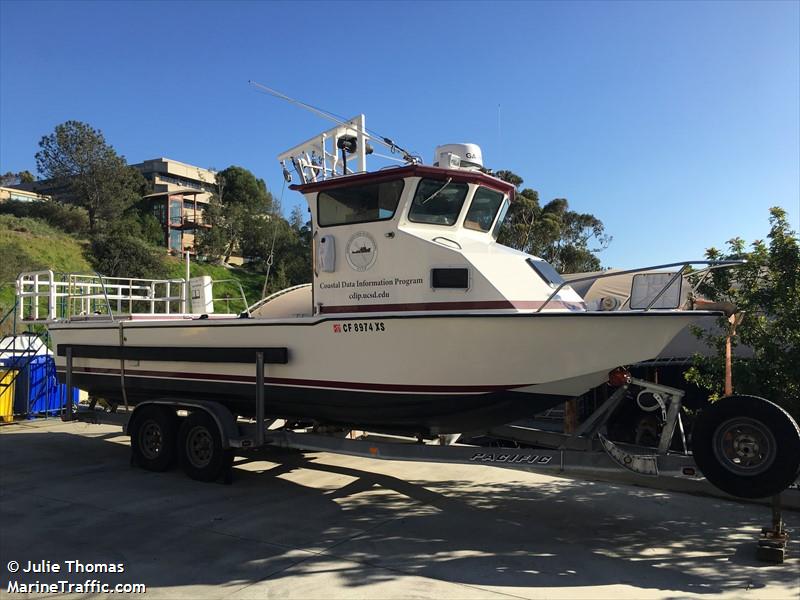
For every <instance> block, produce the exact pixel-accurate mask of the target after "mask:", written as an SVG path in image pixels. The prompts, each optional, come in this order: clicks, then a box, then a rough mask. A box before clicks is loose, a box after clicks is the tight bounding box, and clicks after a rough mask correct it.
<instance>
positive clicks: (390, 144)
mask: <svg viewBox="0 0 800 600" xmlns="http://www.w3.org/2000/svg"><path fill="white" fill-rule="evenodd" d="M248 83H249V84H250V85H252V86H253V87H255V88H258V89H259V90H261V91H262V92H265V93H267V94H269V95H270V96H273V97H275V98H278V99H280V100H285V101H286V102H289V103H290V104H294V105H295V106H299V107H300V108H304V109H306V110H307V111H309V112H311V113H313V114H315V115H317V116H319V117H322V118H323V119H328V120H329V121H333V122H334V123H336V124H337V125H341V126H344V127H349V128H350V129H354V130H355V131H357V132H358V133H360V134H362V135H364V136H365V137H367V138H369V139H370V140H372V141H375V142H377V143H379V144H381V145H382V146H384V147H386V148H388V149H389V150H390V151H391V152H392V153H395V152H399V153H400V154H401V155H402V156H403V159H404V160H405V161H406V162H407V163H409V164H418V163H421V162H422V160H421V159H420V157H419V156H416V155H413V154H411V153H410V152H408V151H407V150H405V149H403V148H401V147H400V146H398V145H397V144H396V143H395V142H394V141H393V140H391V139H390V138H388V137H385V136H382V135H379V134H378V133H376V132H372V133H370V132H369V131H368V130H367V129H366V128H365V129H361V128H360V127H358V126H357V125H355V124H353V123H352V122H350V123H348V122H347V121H346V120H345V119H343V118H341V117H339V116H338V115H335V114H333V113H331V112H328V111H327V110H323V109H321V108H318V107H316V106H313V105H311V104H308V103H306V102H303V101H301V100H298V99H296V98H292V97H291V96H287V95H286V94H284V93H282V92H279V91H278V90H275V89H272V88H271V87H267V86H266V85H264V84H261V83H258V82H257V81H253V80H252V79H250V80H249V81H248Z"/></svg>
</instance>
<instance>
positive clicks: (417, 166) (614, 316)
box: [18, 115, 717, 436]
mask: <svg viewBox="0 0 800 600" xmlns="http://www.w3.org/2000/svg"><path fill="white" fill-rule="evenodd" d="M375 139H376V138H375V136H371V135H369V134H368V133H367V130H366V128H365V117H364V116H363V115H359V116H358V117H356V118H354V119H351V120H349V121H346V122H342V123H340V124H337V126H336V127H334V128H332V129H330V130H328V131H326V132H324V133H323V134H321V135H318V136H315V137H314V138H312V139H310V140H308V141H307V142H304V143H302V144H300V145H299V146H296V147H295V148H292V149H291V150H289V151H287V152H286V153H284V154H282V155H281V156H280V157H279V160H280V162H281V164H282V165H283V167H284V171H285V172H286V173H287V174H288V172H289V167H291V169H292V170H293V171H294V173H295V174H296V175H297V176H298V177H299V179H300V180H299V182H297V183H295V184H293V185H291V186H290V187H291V189H292V190H295V191H297V192H299V193H300V194H302V195H303V196H304V197H305V200H306V201H307V203H308V207H309V211H310V217H311V227H312V231H313V241H312V243H313V261H314V269H313V271H314V273H313V281H312V282H310V284H309V285H304V286H296V287H294V288H291V289H289V290H284V291H283V292H279V293H278V294H274V295H273V296H271V297H269V298H266V299H264V300H262V301H261V302H259V303H258V304H257V305H256V306H254V307H251V309H250V310H247V311H245V312H244V313H242V314H232V315H220V314H216V313H214V312H213V310H214V303H213V291H210V288H212V286H213V282H210V281H208V280H207V279H208V278H206V279H205V280H202V278H201V280H199V281H195V280H192V281H191V282H190V281H189V280H188V278H187V279H186V280H185V281H181V280H172V281H166V280H165V281H149V280H147V281H145V280H135V281H134V280H125V279H119V280H116V279H113V278H103V277H92V276H87V277H85V278H83V279H79V278H75V277H74V276H70V279H69V281H67V280H66V279H63V278H62V279H61V280H59V279H58V277H57V276H55V275H54V274H52V273H51V272H43V273H38V274H23V275H22V276H20V280H19V281H18V294H19V296H20V299H21V301H22V302H23V304H24V303H25V302H27V305H26V306H27V307H28V308H27V312H26V311H25V310H23V316H24V317H25V318H27V319H29V320H45V321H47V324H48V328H49V331H50V335H51V336H52V339H53V343H54V345H55V347H56V348H57V358H56V361H57V368H58V372H59V375H60V376H61V377H62V379H63V378H65V372H66V367H67V353H66V349H67V348H72V349H74V353H73V354H72V364H71V375H72V378H73V380H72V382H73V384H74V385H76V386H78V387H80V388H82V389H85V390H87V391H88V392H89V393H90V394H91V395H93V396H96V397H102V398H105V399H107V400H109V401H111V402H113V403H123V402H124V403H126V404H130V405H134V406H135V405H136V404H137V403H138V402H140V401H143V400H147V399H151V398H153V397H154V395H158V394H165V395H169V396H170V397H173V398H192V399H214V400H220V399H222V400H221V401H222V402H223V403H224V404H225V405H226V406H227V407H228V408H229V410H230V411H231V412H232V413H233V414H236V415H241V416H244V417H252V416H253V415H254V414H255V407H254V406H255V405H254V401H253V398H254V389H255V387H256V384H257V375H258V374H257V373H256V371H255V362H254V354H255V352H256V351H258V350H264V351H265V352H266V356H267V361H266V362H267V363H268V364H267V367H266V374H265V379H264V385H265V388H264V393H265V398H266V411H267V414H268V415H269V416H272V417H279V418H283V419H293V420H308V421H311V422H314V423H317V424H332V425H337V424H338V425H347V426H352V427H358V428H362V429H369V430H372V431H386V432H402V433H408V434H416V435H423V436H430V435H439V434H446V433H460V432H465V431H474V430H476V429H481V428H485V427H489V426H492V425H496V424H503V423H509V422H512V421H514V420H516V419H518V418H522V417H526V416H530V415H533V414H535V413H539V412H542V411H544V410H547V409H549V408H551V407H553V406H556V405H558V404H560V403H563V402H564V401H565V400H567V399H570V398H574V397H576V396H579V395H580V394H582V393H584V392H586V391H588V390H590V389H592V388H594V387H596V386H598V385H600V384H601V383H603V382H604V381H606V379H607V378H608V373H609V372H610V371H612V370H613V369H615V368H616V367H619V366H621V365H629V364H634V363H640V362H643V361H646V360H650V359H653V358H655V357H657V356H658V355H659V353H660V352H661V351H662V350H663V349H664V348H665V347H666V346H667V345H668V344H669V343H670V341H671V340H672V339H673V338H674V337H675V336H676V334H677V333H678V332H680V331H682V330H684V329H685V328H686V327H687V326H688V325H689V324H691V323H693V322H695V321H697V320H698V319H700V318H703V317H708V316H713V315H715V314H717V313H714V312H711V311H696V310H679V309H675V308H664V307H662V305H663V301H664V298H665V297H666V295H668V293H667V292H668V291H669V286H665V287H664V289H662V290H658V289H650V290H649V291H648V293H649V296H647V297H646V298H644V300H643V301H642V303H641V308H640V309H639V310H626V311H605V310H590V309H588V308H587V305H586V303H585V302H584V300H583V298H582V297H581V296H580V295H579V294H578V293H577V292H576V291H575V290H574V289H573V288H572V287H571V286H570V285H569V284H568V282H565V281H564V279H562V277H561V275H559V274H558V273H557V272H556V270H555V269H554V268H553V267H552V266H551V265H549V264H548V263H547V262H545V261H544V260H542V259H541V258H538V257H536V256H531V255H528V254H525V253H523V252H520V251H517V250H514V249H511V248H508V247H505V246H503V245H501V244H499V243H498V242H497V237H498V233H499V231H500V227H501V225H502V223H503V220H504V217H505V215H506V212H507V211H508V209H509V207H510V205H511V203H512V202H514V194H515V188H514V186H513V185H511V184H509V183H507V182H505V181H503V180H501V179H499V178H497V177H495V176H494V175H492V174H491V171H489V170H488V169H487V168H485V167H484V165H483V159H482V153H481V149H480V148H479V147H478V146H477V145H475V144H448V145H443V146H440V147H438V148H437V149H436V151H435V153H434V161H433V164H432V165H424V164H422V163H421V161H420V160H419V159H418V158H416V157H411V156H410V155H409V154H408V153H404V159H403V164H402V165H400V166H393V167H390V168H384V169H379V170H373V171H368V170H367V168H366V158H367V156H368V155H369V154H370V152H371V147H370V142H373V143H374V140H375ZM386 141H387V142H391V141H390V140H386ZM391 147H392V149H393V150H394V149H395V145H394V143H393V142H392V143H391ZM348 163H349V166H348ZM161 288H163V291H159V290H160V289H161ZM190 295H191V296H192V298H191V300H190V298H189V296H190ZM98 302H99V303H100V307H99V308H97V306H98ZM43 303H44V304H46V306H43ZM192 304H196V306H195V308H194V309H191V305H192ZM178 305H180V306H178ZM65 306H67V307H72V310H69V311H67V312H68V314H67V313H64V312H63V308H64V307H65ZM126 306H127V309H128V310H127V311H126V310H125V308H126ZM59 307H60V308H59ZM58 310H62V312H61V313H58ZM40 311H41V313H40Z"/></svg>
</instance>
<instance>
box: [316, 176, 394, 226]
mask: <svg viewBox="0 0 800 600" xmlns="http://www.w3.org/2000/svg"><path fill="white" fill-rule="evenodd" d="M402 193H403V180H402V179H395V180H393V181H383V182H380V183H366V184H361V185H350V186H347V187H340V188H334V189H331V190H326V191H324V192H320V193H319V195H318V196H317V215H318V217H317V219H318V221H319V225H320V227H329V226H332V225H349V224H352V223H366V222H368V221H386V220H388V219H391V218H392V217H393V216H394V213H395V211H396V210H397V203H398V202H399V201H400V194H402Z"/></svg>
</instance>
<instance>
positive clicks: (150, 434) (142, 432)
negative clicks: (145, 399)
mask: <svg viewBox="0 0 800 600" xmlns="http://www.w3.org/2000/svg"><path fill="white" fill-rule="evenodd" d="M177 429H178V417H177V415H176V414H175V411H174V410H172V409H171V408H169V407H167V406H158V405H149V406H142V407H140V408H137V409H136V411H135V412H134V413H133V419H132V420H131V424H130V426H129V428H128V432H129V433H130V436H131V460H132V462H133V464H134V465H136V466H138V467H141V468H143V469H146V470H148V471H156V472H163V471H167V470H168V469H169V468H170V467H172V465H173V464H174V463H175V435H176V432H177Z"/></svg>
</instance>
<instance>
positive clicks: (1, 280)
mask: <svg viewBox="0 0 800 600" xmlns="http://www.w3.org/2000/svg"><path fill="white" fill-rule="evenodd" d="M85 245H86V244H85V242H83V241H81V240H78V239H76V238H74V237H72V236H70V235H68V234H66V233H64V232H62V231H59V230H58V229H53V228H52V227H50V226H49V225H47V224H46V223H45V222H44V221H40V220H38V219H28V218H18V217H13V216H11V215H0V316H2V315H5V313H6V311H8V310H9V309H10V308H11V307H12V306H13V302H14V281H15V280H16V278H17V275H18V274H19V273H20V272H21V271H35V270H39V269H53V270H54V271H64V272H72V271H77V272H84V273H85V272H91V271H92V267H91V265H90V264H89V262H88V261H87V260H86V258H85V257H84V248H85Z"/></svg>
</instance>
